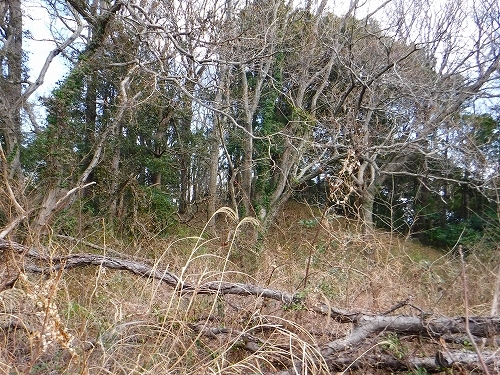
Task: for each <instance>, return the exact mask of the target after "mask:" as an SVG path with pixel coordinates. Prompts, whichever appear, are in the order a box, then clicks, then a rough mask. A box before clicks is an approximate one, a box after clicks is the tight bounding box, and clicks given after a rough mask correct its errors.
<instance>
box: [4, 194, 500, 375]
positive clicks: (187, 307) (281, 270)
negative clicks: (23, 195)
mask: <svg viewBox="0 0 500 375" xmlns="http://www.w3.org/2000/svg"><path fill="white" fill-rule="evenodd" d="M217 220H218V221H217V227H216V228H217V233H216V234H214V233H211V234H210V233H209V232H208V230H206V228H205V229H204V218H203V217H202V215H200V216H199V217H198V216H197V217H195V218H194V219H193V220H191V221H189V222H188V223H186V224H177V225H176V226H175V227H173V228H168V229H167V230H166V232H165V231H162V234H161V235H154V234H153V235H149V236H136V240H135V241H124V240H123V239H118V238H116V237H115V236H114V235H113V233H110V231H109V230H107V229H106V228H103V229H102V230H101V231H94V232H91V233H87V234H86V236H85V237H82V238H79V240H81V241H75V239H74V238H73V239H72V238H70V237H68V236H54V237H53V239H52V241H51V242H50V243H48V244H47V245H46V249H49V251H50V252H51V253H52V255H54V256H55V255H68V254H76V253H95V254H107V255H108V256H110V257H115V258H124V259H130V260H134V261H137V262H144V263H146V264H150V265H152V266H153V267H154V268H155V269H159V270H168V271H169V272H172V273H173V274H176V275H179V276H180V277H182V279H183V280H187V281H189V282H191V283H193V284H195V285H196V284H198V285H199V284H201V283H206V282H210V281H221V280H222V281H228V282H237V283H243V284H252V285H258V286H261V287H266V288H269V289H273V290H279V291H283V292H287V293H297V292H299V293H300V295H301V296H302V297H303V298H304V300H305V301H320V302H322V303H325V304H327V305H329V306H333V307H335V308H339V309H343V310H345V311H358V312H362V313H369V314H372V313H373V314H375V315H376V314H384V312H385V311H387V310H389V309H391V307H393V306H395V305H397V304H398V303H399V302H401V301H406V303H405V304H404V306H403V307H401V308H400V309H399V310H398V311H397V312H396V313H398V314H402V315H424V314H426V315H429V316H434V317H440V316H463V315H464V314H465V310H464V309H465V307H464V288H465V289H466V290H467V291H468V304H469V306H468V311H467V313H468V315H470V316H479V315H489V313H490V311H491V307H492V306H491V304H492V296H493V293H494V290H493V289H494V284H495V283H494V282H492V280H494V278H495V273H494V272H495V271H494V268H495V267H496V266H497V263H498V259H497V258H495V256H494V251H493V250H491V251H488V250H487V249H486V250H484V249H483V250H481V251H479V250H478V251H477V252H472V253H471V254H470V255H469V256H468V258H467V267H466V269H467V284H464V282H463V278H462V277H461V262H460V259H459V258H458V257H457V256H456V255H455V254H453V253H452V252H446V251H440V250H437V249H433V248H429V247H425V246H422V245H420V244H419V243H417V242H415V241H412V240H410V239H405V238H404V237H401V236H399V235H396V234H393V233H387V232H383V231H379V230H376V231H373V232H372V233H368V234H367V233H363V231H361V230H360V229H359V228H358V227H357V224H356V222H353V221H349V220H346V219H345V218H341V217H329V216H325V217H322V213H321V212H320V211H319V210H318V209H315V208H311V207H309V206H307V205H304V204H300V203H296V202H290V203H289V204H288V205H287V207H286V209H285V210H284V212H283V213H282V214H281V216H280V217H279V219H278V220H277V223H276V225H275V226H273V228H271V230H270V232H269V233H268V234H267V235H266V237H265V238H264V239H260V241H259V246H258V248H255V247H252V246H251V245H250V244H251V243H253V242H252V240H249V238H248V237H249V235H248V233H250V232H252V230H251V226H252V224H251V223H249V222H248V223H245V221H243V222H239V223H238V222H237V221H235V220H233V219H232V218H231V215H230V213H229V212H226V213H224V212H223V213H221V214H219V216H218V219H217ZM158 232H160V231H158ZM82 241H86V242H85V243H84V242H82ZM89 244H94V246H93V247H92V246H89ZM27 276H28V281H27V284H25V285H28V287H26V286H25V290H26V294H27V295H33V294H34V293H37V292H36V291H38V290H42V289H43V288H44V287H45V289H47V290H48V292H47V293H46V295H45V296H46V297H44V298H47V299H49V300H50V303H52V301H53V302H54V303H55V304H54V306H57V311H58V316H59V317H58V318H57V319H58V320H57V321H58V323H57V324H59V325H60V326H61V327H63V328H61V329H60V332H63V336H64V337H63V338H61V337H58V338H54V339H53V340H52V341H50V340H48V342H45V343H43V344H41V343H40V342H42V341H43V340H42V339H41V338H40V337H38V341H37V340H36V338H37V337H35V338H34V336H36V335H33V334H32V333H31V335H30V334H29V333H23V332H22V330H18V332H16V333H15V334H10V335H6V334H5V332H4V335H3V340H5V341H4V344H2V343H1V342H0V375H1V374H17V373H20V374H77V373H79V374H91V375H93V374H123V375H125V374H126V375H129V374H216V373H220V374H258V373H269V374H271V373H279V371H281V370H282V369H283V368H285V367H286V364H285V362H286V361H285V360H284V359H283V360H280V359H279V358H282V357H286V354H284V353H281V352H280V351H283V350H284V348H286V346H287V345H288V346H289V348H290V350H299V351H300V350H302V351H303V352H304V353H308V354H307V355H309V356H310V357H311V358H312V357H314V356H315V355H317V352H315V349H314V348H316V347H319V346H321V345H323V344H325V343H328V342H329V341H332V340H334V339H335V338H338V337H341V336H342V335H345V334H346V333H348V332H349V330H350V329H351V327H350V325H349V324H339V323H338V322H335V321H334V320H332V319H326V320H325V317H324V316H320V315H318V314H315V313H313V312H312V311H310V310H309V309H307V308H305V307H304V305H302V304H297V305H288V306H284V305H283V304H282V303H280V302H279V301H276V300H267V299H264V298H262V297H258V296H257V297H255V296H235V295H225V296H214V295H199V294H198V295H197V294H193V295H190V296H180V295H179V294H177V293H174V292H173V290H172V288H171V287H169V286H167V285H164V284H162V283H160V282H157V281H155V280H151V279H147V278H140V277H138V276H136V275H134V274H131V273H128V272H125V271H119V270H112V269H108V268H106V267H83V268H75V269H71V270H66V271H64V272H59V273H56V274H54V275H52V276H51V277H49V278H47V276H39V275H36V274H30V273H27ZM49 282H51V284H50V285H48V284H49ZM0 297H1V295H0ZM4 297H5V296H4ZM4 299H5V298H4ZM4 303H5V302H4ZM51 306H52V305H51ZM55 308H56V307H54V309H55ZM0 315H1V314H0ZM46 320H47V319H46ZM0 323H1V322H0ZM43 325H44V327H45V325H46V322H44V323H43ZM45 328H46V327H45ZM42 331H43V330H42ZM42 336H43V335H42ZM255 336H259V337H265V341H262V342H261V343H260V344H259V347H258V348H257V349H256V350H252V347H251V345H250V344H249V342H251V341H252V340H253V339H251V338H253V337H255ZM13 338H14V340H13ZM56 341H58V343H57V342H56ZM271 342H272V343H273V345H270V344H269V343H271ZM56 344H57V345H56ZM438 344H439V343H438ZM2 345H3V347H4V348H3V349H1V347H2ZM426 345H427V344H422V345H420V340H419V338H415V340H413V343H411V344H403V343H402V340H401V339H400V338H398V337H397V336H394V335H392V334H391V333H386V334H385V333H383V332H382V333H380V334H379V335H378V337H376V338H374V341H373V350H375V348H377V350H381V351H385V352H391V353H393V354H394V355H397V356H398V357H399V356H404V355H405V353H408V352H410V351H416V350H419V351H422V352H425V351H426V350H427V349H426V347H427V346H426ZM264 348H267V349H266V350H267V352H266V350H265V349H264ZM429 350H430V351H431V350H433V349H429ZM285 351H286V350H285ZM433 353H434V352H429V353H427V354H428V355H433ZM312 362H314V363H317V362H318V361H312ZM319 362H321V361H319ZM313 367H314V366H313ZM347 367H349V366H347ZM355 367H356V368H357V370H354V368H355ZM352 368H353V370H352V373H358V374H370V373H373V374H375V373H376V374H380V373H390V371H389V372H387V371H385V370H377V369H375V368H373V367H372V366H371V365H370V364H369V363H367V364H366V365H364V366H352ZM303 371H305V370H304V369H303ZM308 371H309V372H307V373H310V374H316V373H318V374H319V373H325V372H324V371H325V370H324V369H322V368H321V366H319V367H317V368H316V369H314V368H312V369H310V370H308ZM350 371H351V370H349V369H348V368H347V369H343V372H342V371H341V372H339V373H350ZM304 373H305V372H304ZM330 373H331V372H330ZM404 373H408V374H411V373H414V374H417V373H418V374H424V373H427V372H425V370H423V369H422V370H415V369H414V370H409V371H406V372H404ZM448 373H449V372H448ZM457 373H458V372H457Z"/></svg>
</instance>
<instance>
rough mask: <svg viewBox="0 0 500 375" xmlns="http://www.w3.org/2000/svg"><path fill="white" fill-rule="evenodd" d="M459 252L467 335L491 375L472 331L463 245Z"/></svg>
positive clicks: (484, 368)
mask: <svg viewBox="0 0 500 375" xmlns="http://www.w3.org/2000/svg"><path fill="white" fill-rule="evenodd" d="M458 253H459V254H460V262H461V264H462V281H463V286H464V305H465V332H466V333H467V336H468V337H469V341H470V343H471V344H472V346H473V347H474V351H475V352H476V354H477V360H478V361H479V363H480V364H481V368H482V369H483V371H484V373H485V374H486V375H490V371H489V370H488V367H487V366H486V364H485V363H484V360H483V357H482V356H481V351H480V350H479V347H478V346H477V344H476V340H474V337H473V336H472V333H471V332H470V327H469V301H468V296H467V275H466V273H465V260H464V254H463V251H462V245H458Z"/></svg>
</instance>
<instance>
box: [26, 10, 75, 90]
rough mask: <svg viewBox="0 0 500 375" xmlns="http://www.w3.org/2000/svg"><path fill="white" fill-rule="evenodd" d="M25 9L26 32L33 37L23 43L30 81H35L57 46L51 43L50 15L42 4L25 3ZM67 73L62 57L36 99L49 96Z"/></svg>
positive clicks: (56, 62)
mask: <svg viewBox="0 0 500 375" xmlns="http://www.w3.org/2000/svg"><path fill="white" fill-rule="evenodd" d="M23 8H24V11H25V13H24V14H25V15H26V16H25V17H24V20H23V22H24V25H23V26H24V29H25V31H26V30H27V31H29V32H30V33H31V36H32V37H30V38H25V39H24V40H23V43H24V49H25V51H28V58H29V60H28V67H29V71H30V81H35V80H36V79H37V77H38V75H39V74H40V70H41V68H42V66H43V64H44V63H45V59H46V58H47V56H48V54H49V53H50V51H52V50H53V49H54V48H55V47H56V45H55V43H54V42H52V41H51V39H52V36H51V34H50V30H49V15H48V13H47V10H46V9H45V8H44V7H43V6H42V5H41V3H40V2H39V1H35V0H28V1H23ZM66 72H67V69H66V67H65V66H64V64H63V60H62V58H61V57H60V56H58V57H56V58H55V59H54V61H53V62H52V64H51V66H50V68H49V70H48V71H47V74H46V75H45V79H44V84H43V85H42V86H41V87H40V88H39V89H38V90H37V92H36V93H35V97H36V96H43V95H48V94H49V93H50V91H51V90H52V89H53V88H54V86H55V84H56V82H57V81H58V80H60V79H61V78H62V77H63V76H64V74H65V73H66Z"/></svg>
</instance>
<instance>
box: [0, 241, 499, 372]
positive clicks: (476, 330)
mask: <svg viewBox="0 0 500 375" xmlns="http://www.w3.org/2000/svg"><path fill="white" fill-rule="evenodd" d="M5 251H12V252H14V253H17V254H23V255H24V257H23V258H22V259H23V268H24V271H28V272H34V273H41V274H50V273H53V272H58V271H61V270H70V269H72V268H76V267H87V266H100V267H106V268H109V269H115V270H124V271H127V272H131V273H133V274H135V275H137V276H139V277H144V278H150V279H154V280H157V281H160V282H162V283H165V284H166V285H168V286H169V287H171V288H172V289H173V290H174V291H175V292H176V293H179V294H180V295H183V294H192V295H196V294H213V295H219V296H223V295H239V296H255V297H261V298H267V299H272V300H275V301H279V302H280V303H282V304H283V305H284V306H290V305H300V307H301V309H304V310H308V311H312V312H314V313H316V314H320V315H324V316H328V317H329V318H331V319H333V320H335V321H336V322H338V323H345V324H351V325H352V329H351V330H350V333H348V334H346V335H345V336H344V337H340V338H337V339H335V340H332V341H330V342H327V343H325V344H322V345H321V346H320V347H319V348H318V353H320V355H321V356H322V358H323V359H322V362H324V363H326V364H327V365H328V368H329V369H330V370H331V371H339V370H342V371H344V370H345V369H347V368H357V367H359V366H361V365H367V364H368V365H369V366H371V367H383V368H387V369H391V370H402V369H416V368H424V369H426V370H427V371H428V372H438V371H441V370H442V369H443V368H446V367H449V368H451V367H458V368H466V369H468V370H470V369H472V368H477V367H478V366H477V363H478V360H479V358H480V356H482V357H483V360H484V362H485V363H486V364H487V365H488V366H489V367H490V368H491V369H492V371H498V370H499V368H500V355H499V353H498V352H496V351H492V350H485V351H484V352H482V353H475V352H473V351H470V350H464V349H461V350H446V351H445V352H443V353H442V352H441V351H440V350H442V348H441V347H438V348H437V349H436V355H435V356H423V357H421V356H417V355H409V354H407V355H405V356H403V357H398V356H394V355H393V354H391V353H387V352H379V353H372V352H371V350H370V349H373V348H374V347H378V346H380V345H381V343H383V342H384V339H383V337H381V336H380V335H381V333H384V334H387V333H393V334H395V335H404V336H418V337H423V338H428V339H432V340H434V341H435V342H437V341H438V339H440V338H441V339H444V340H446V338H450V337H451V338H456V337H457V335H462V336H463V335H465V334H466V323H468V326H469V330H470V333H471V334H472V335H473V337H474V338H475V340H477V342H481V340H485V339H490V340H491V339H493V341H492V342H496V341H497V340H496V336H497V335H500V317H498V316H494V317H485V316H476V317H469V318H468V320H467V319H466V318H465V317H461V316H457V317H433V316H432V315H428V314H423V313H421V314H417V315H412V316H408V315H389V314H390V313H394V311H396V310H397V309H398V308H400V307H402V306H405V305H407V304H408V301H403V302H400V303H398V304H397V305H396V306H395V307H394V308H392V309H390V310H388V311H386V312H385V313H382V314H375V313H369V312H360V311H347V310H343V309H341V308H337V307H332V306H328V305H326V304H324V303H311V302H308V301H306V300H305V298H304V297H303V295H302V294H300V293H287V292H284V291H280V290H274V289H269V288H265V287H261V286H257V285H252V284H243V283H231V282H228V281H210V282H203V283H199V284H195V283H192V282H189V281H187V280H183V279H182V277H180V276H177V275H175V274H174V273H172V272H170V271H168V270H167V269H159V268H158V267H156V266H153V265H150V264H147V263H146V262H139V261H136V260H130V259H120V258H116V257H109V256H106V255H99V254H70V255H67V256H52V257H51V256H47V255H43V253H41V252H40V251H38V250H37V249H34V248H31V247H26V246H24V245H21V244H19V243H16V242H11V241H6V240H4V239H0V252H5ZM0 285H2V283H1V280H0ZM3 285H4V286H5V285H7V284H6V283H5V282H4V283H3ZM193 329H196V330H198V331H199V332H201V333H202V334H210V335H217V334H229V333H230V332H237V330H233V331H230V330H228V329H224V330H222V329H215V328H210V329H209V328H207V327H205V326H203V327H200V326H197V327H194V328H193ZM241 337H244V338H245V348H246V349H247V350H249V351H250V352H258V351H259V345H261V344H262V342H263V341H262V340H261V339H259V338H257V337H256V336H254V335H247V336H241ZM374 339H375V340H376V341H375V344H374V341H373V340H374ZM377 340H378V341H377ZM448 340H449V339H448ZM360 351H361V352H362V353H363V354H362V355H360V354H359V353H360ZM291 358H297V357H296V356H294V355H292V356H291ZM291 363H293V364H292V366H291V367H290V368H289V369H285V370H283V371H281V372H279V374H283V375H284V374H295V373H296V372H297V371H298V369H299V368H301V367H302V366H303V364H302V363H301V362H300V361H297V360H292V361H291ZM301 371H302V370H301ZM301 371H299V373H300V372H301Z"/></svg>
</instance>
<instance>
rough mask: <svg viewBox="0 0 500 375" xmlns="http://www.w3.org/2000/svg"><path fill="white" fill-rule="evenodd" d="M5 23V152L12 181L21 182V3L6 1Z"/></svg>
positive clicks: (1, 58) (1, 101)
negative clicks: (14, 179)
mask: <svg viewBox="0 0 500 375" xmlns="http://www.w3.org/2000/svg"><path fill="white" fill-rule="evenodd" d="M1 9H2V11H3V12H2V14H0V17H2V20H7V24H6V25H5V26H4V25H3V24H2V25H1V26H2V27H1V28H0V29H2V30H1V31H2V34H3V38H5V39H3V41H2V42H3V48H2V50H1V51H0V53H1V55H0V64H1V66H2V72H1V73H0V77H1V80H0V105H1V107H2V110H1V114H0V129H2V133H3V136H4V141H5V146H6V148H5V152H6V156H7V159H8V161H9V164H10V165H9V178H16V179H17V180H19V181H22V169H21V161H20V146H21V141H22V137H21V107H22V102H21V94H22V86H21V82H22V78H23V77H22V71H23V62H22V50H23V44H22V40H23V38H22V36H23V35H22V33H23V23H22V12H21V0H6V1H5V4H4V5H3V6H2V7H1Z"/></svg>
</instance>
